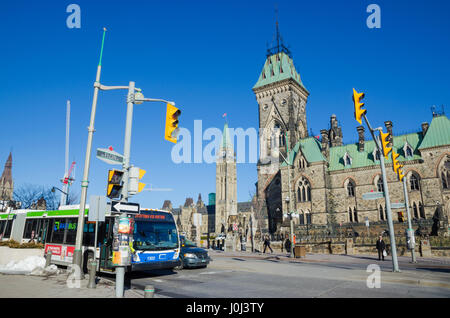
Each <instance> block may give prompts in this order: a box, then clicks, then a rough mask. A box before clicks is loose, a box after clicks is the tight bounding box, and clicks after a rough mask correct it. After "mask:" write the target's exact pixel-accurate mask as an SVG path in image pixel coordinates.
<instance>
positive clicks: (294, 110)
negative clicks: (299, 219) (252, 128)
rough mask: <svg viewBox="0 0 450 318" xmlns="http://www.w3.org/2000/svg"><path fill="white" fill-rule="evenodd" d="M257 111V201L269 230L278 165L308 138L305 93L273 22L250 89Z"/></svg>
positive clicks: (277, 211) (277, 215) (277, 197)
mask: <svg viewBox="0 0 450 318" xmlns="http://www.w3.org/2000/svg"><path fill="white" fill-rule="evenodd" d="M253 92H254V94H255V96H256V100H257V102H258V110H259V141H260V156H259V157H260V159H259V162H258V164H257V173H258V183H257V199H258V202H259V206H260V207H261V208H260V209H261V213H262V214H263V215H267V216H268V221H269V231H270V232H274V231H275V230H276V227H277V224H278V223H280V222H281V219H282V214H283V208H282V198H281V186H280V184H281V175H280V169H279V167H280V165H281V163H282V162H283V161H284V158H286V157H287V156H286V154H287V152H288V149H287V148H288V146H289V148H290V149H292V148H293V147H294V146H295V144H296V143H297V142H298V141H299V140H300V139H302V138H305V137H308V129H307V122H306V102H307V99H308V96H309V92H308V90H307V89H306V88H305V86H304V85H303V82H302V80H301V78H300V74H299V73H298V72H297V70H296V68H295V66H294V61H293V59H292V55H291V52H290V50H289V49H288V48H287V47H286V46H285V45H284V43H283V39H282V38H281V35H280V30H279V27H278V19H277V21H276V40H275V43H274V45H273V47H272V48H270V49H268V50H267V54H266V61H265V63H264V66H263V69H262V71H261V74H260V75H259V78H258V81H257V82H256V84H255V86H253Z"/></svg>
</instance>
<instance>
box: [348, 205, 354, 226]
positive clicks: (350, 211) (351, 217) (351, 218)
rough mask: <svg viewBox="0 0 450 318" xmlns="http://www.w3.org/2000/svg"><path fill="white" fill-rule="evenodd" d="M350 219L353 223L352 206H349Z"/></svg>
mask: <svg viewBox="0 0 450 318" xmlns="http://www.w3.org/2000/svg"><path fill="white" fill-rule="evenodd" d="M348 220H349V222H350V223H353V214H352V208H348Z"/></svg>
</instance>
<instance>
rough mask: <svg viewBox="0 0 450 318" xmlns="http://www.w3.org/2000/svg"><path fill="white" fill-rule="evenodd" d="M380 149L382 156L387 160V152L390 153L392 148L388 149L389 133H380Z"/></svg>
mask: <svg viewBox="0 0 450 318" xmlns="http://www.w3.org/2000/svg"><path fill="white" fill-rule="evenodd" d="M380 139H381V148H382V150H383V155H384V157H385V158H386V159H387V158H388V154H389V152H391V150H392V147H389V140H388V139H389V133H383V132H382V131H380Z"/></svg>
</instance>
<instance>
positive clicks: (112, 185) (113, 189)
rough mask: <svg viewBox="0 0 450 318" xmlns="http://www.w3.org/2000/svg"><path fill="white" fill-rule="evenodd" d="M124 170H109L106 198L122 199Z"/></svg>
mask: <svg viewBox="0 0 450 318" xmlns="http://www.w3.org/2000/svg"><path fill="white" fill-rule="evenodd" d="M122 177H123V171H122V170H109V172H108V187H107V190H106V196H107V197H108V198H110V199H115V198H118V197H120V194H121V192H122Z"/></svg>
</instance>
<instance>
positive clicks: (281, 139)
mask: <svg viewBox="0 0 450 318" xmlns="http://www.w3.org/2000/svg"><path fill="white" fill-rule="evenodd" d="M253 92H254V94H255V96H256V100H257V103H258V113H259V129H260V130H259V133H260V136H259V137H260V145H261V149H260V160H259V162H258V164H257V171H258V182H257V192H256V201H257V203H258V209H259V213H258V215H262V216H264V215H267V221H268V222H267V226H268V230H269V232H270V233H272V234H280V233H281V234H284V233H287V232H288V231H289V221H288V220H287V217H284V216H283V215H286V212H296V213H297V214H298V217H297V218H294V223H295V224H296V232H297V233H299V234H300V235H303V234H305V235H307V234H310V232H311V231H315V233H316V234H318V233H320V234H330V233H331V232H333V231H334V230H335V229H336V227H338V226H343V225H344V226H348V225H350V227H353V226H357V225H358V224H359V225H360V224H364V222H365V221H369V223H371V224H378V225H380V227H382V228H383V227H384V228H387V224H386V220H387V216H386V207H385V201H384V198H382V199H377V200H364V199H363V198H362V195H363V194H364V193H367V192H383V182H382V178H381V168H380V165H379V159H380V158H379V153H378V152H377V151H376V150H375V144H374V141H373V140H365V129H364V127H363V126H359V127H357V131H356V133H357V135H358V137H359V140H358V142H357V143H350V144H344V143H343V135H342V128H341V126H340V125H339V122H338V120H337V116H336V115H335V114H333V115H332V116H331V118H330V126H329V129H323V130H321V131H320V136H309V135H308V130H307V119H306V104H307V99H308V96H309V92H308V90H307V89H306V88H305V86H304V84H303V82H302V80H301V77H300V75H299V73H298V72H297V70H296V68H295V66H294V63H293V59H292V57H291V55H290V52H289V50H287V49H286V47H284V45H282V44H281V45H280V44H279V45H278V46H277V47H275V48H274V49H271V50H269V51H268V54H267V58H266V61H265V63H264V66H263V69H262V71H261V74H260V76H259V79H258V81H257V83H256V84H255V86H254V87H253ZM320 116H323V114H320ZM385 126H386V130H387V131H388V132H389V134H390V135H389V137H390V143H391V145H392V146H393V149H394V150H395V151H396V152H397V153H398V154H400V157H399V158H398V160H399V161H400V163H401V164H403V165H404V168H403V172H404V174H405V177H406V180H407V186H408V192H409V202H408V204H409V207H410V209H411V214H412V217H413V219H414V221H413V223H414V226H415V227H418V226H419V225H423V226H424V227H428V228H430V227H431V225H432V224H433V223H434V222H436V220H437V219H439V222H440V224H441V227H440V228H441V229H445V231H447V228H446V226H447V225H445V224H448V218H449V213H450V174H449V165H450V121H449V119H448V118H447V117H446V116H445V114H444V113H440V114H438V113H433V117H432V119H431V122H430V123H429V124H428V123H423V124H422V127H421V128H419V129H418V130H417V132H414V133H409V134H396V132H395V129H394V124H393V122H392V121H386V122H385ZM385 163H386V168H387V169H386V170H387V179H388V180H387V182H388V188H389V193H390V198H391V202H398V203H401V202H404V195H403V187H402V183H401V182H400V181H398V178H397V176H396V174H394V172H393V171H392V159H391V158H390V157H389V159H387V160H385ZM439 211H441V212H439ZM392 212H393V220H394V221H395V222H397V223H403V222H405V221H406V215H405V208H404V207H403V208H396V209H392Z"/></svg>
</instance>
